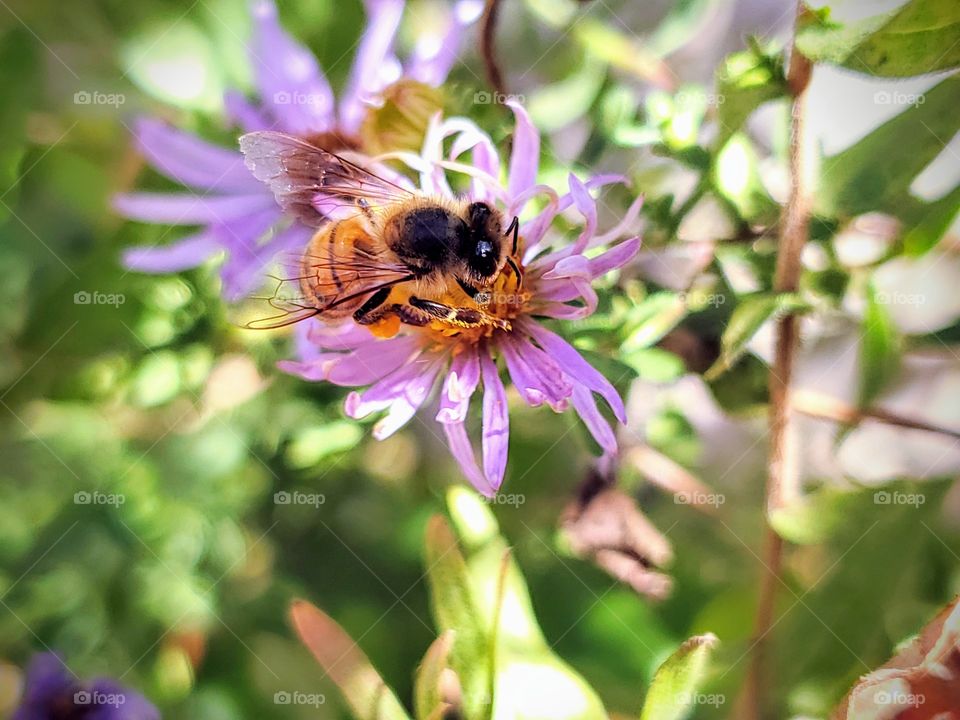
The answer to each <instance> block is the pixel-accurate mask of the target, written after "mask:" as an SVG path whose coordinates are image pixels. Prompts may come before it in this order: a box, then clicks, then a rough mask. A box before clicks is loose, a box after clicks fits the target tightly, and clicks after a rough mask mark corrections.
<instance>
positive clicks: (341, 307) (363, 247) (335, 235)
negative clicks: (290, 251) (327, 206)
mask: <svg viewBox="0 0 960 720" xmlns="http://www.w3.org/2000/svg"><path fill="white" fill-rule="evenodd" d="M376 252H377V246H376V243H375V241H374V240H373V238H372V237H371V236H370V235H369V234H368V233H367V232H366V230H365V229H364V228H363V226H362V225H361V224H360V223H359V222H357V221H356V220H354V219H349V220H340V221H337V222H334V223H330V224H329V225H326V226H324V227H323V228H321V229H320V230H318V231H317V233H316V234H315V235H314V236H313V238H311V240H310V242H309V244H308V245H307V250H306V252H305V253H304V256H303V264H302V274H301V280H300V287H301V290H302V291H303V295H304V299H305V301H306V303H307V304H309V305H311V306H312V307H315V308H317V309H319V310H320V311H321V313H322V315H323V316H324V317H325V318H328V319H340V318H345V317H348V316H349V315H350V314H352V313H353V312H354V311H355V310H356V309H357V308H359V307H360V306H361V305H363V302H364V300H365V297H366V296H365V295H364V294H360V295H359V296H358V297H355V298H350V299H349V300H346V299H345V298H347V297H349V296H351V295H353V294H356V293H357V292H358V291H359V290H360V289H361V287H360V285H361V281H362V278H361V277H360V274H359V273H358V271H357V267H358V265H360V264H362V263H363V260H364V259H365V258H370V257H372V256H373V255H375V254H376Z"/></svg>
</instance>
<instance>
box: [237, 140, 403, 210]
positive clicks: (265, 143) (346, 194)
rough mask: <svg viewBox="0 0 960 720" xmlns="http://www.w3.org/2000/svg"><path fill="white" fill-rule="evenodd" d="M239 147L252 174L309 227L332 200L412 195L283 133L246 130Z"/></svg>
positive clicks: (380, 201) (375, 200)
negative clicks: (250, 131)
mask: <svg viewBox="0 0 960 720" xmlns="http://www.w3.org/2000/svg"><path fill="white" fill-rule="evenodd" d="M240 151H241V152H242V153H243V155H244V161H245V162H246V165H247V167H248V168H250V171H251V172H252V173H253V175H254V177H256V178H257V179H258V180H260V181H262V182H264V183H266V185H267V187H269V188H270V189H271V190H272V191H273V194H274V196H276V198H277V202H278V203H279V204H280V206H281V207H282V208H283V209H284V210H285V211H287V212H289V213H291V214H292V215H294V216H295V217H296V218H297V219H299V220H300V221H301V222H303V223H306V224H307V225H309V226H311V227H317V226H319V225H321V224H322V223H323V222H324V220H325V219H326V216H325V214H324V212H323V211H322V210H321V208H323V207H326V208H331V207H334V206H335V205H336V202H338V201H340V202H341V203H342V204H351V205H355V204H357V203H359V202H360V201H364V202H365V203H366V204H368V205H372V206H377V205H386V204H388V203H391V202H397V201H401V200H407V199H409V198H410V197H412V196H413V193H412V192H411V191H410V190H407V189H406V188H404V187H402V186H400V185H398V184H396V183H394V182H391V181H390V180H386V179H384V178H382V177H380V176H379V175H376V174H374V173H373V172H371V171H370V170H367V169H365V168H363V167H361V166H359V165H357V164H356V163H354V162H351V161H349V160H347V159H346V158H344V157H341V156H340V155H337V154H335V153H332V152H328V151H326V150H323V149H322V148H318V147H316V146H315V145H311V144H310V143H308V142H306V141H305V140H301V139H300V138H298V137H294V136H293V135H287V134H286V133H281V132H275V131H271V130H264V131H261V132H252V133H247V134H246V135H243V136H242V137H241V138H240ZM331 201H332V203H331Z"/></svg>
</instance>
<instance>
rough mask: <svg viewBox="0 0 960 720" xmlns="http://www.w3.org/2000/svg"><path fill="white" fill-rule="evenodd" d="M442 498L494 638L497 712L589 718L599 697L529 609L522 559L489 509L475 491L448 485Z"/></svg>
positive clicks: (541, 719) (522, 719) (537, 718)
mask: <svg viewBox="0 0 960 720" xmlns="http://www.w3.org/2000/svg"><path fill="white" fill-rule="evenodd" d="M447 504H448V507H449V509H450V515H451V518H452V519H453V522H454V526H455V527H456V528H457V532H458V533H459V534H460V536H461V537H462V538H463V541H464V543H465V544H466V545H467V546H468V547H469V548H470V554H469V559H468V561H467V564H468V566H469V574H470V581H471V587H472V588H473V593H474V598H475V600H474V603H473V604H474V607H476V608H478V610H479V612H480V617H481V618H482V622H483V624H484V627H485V629H486V634H487V637H488V638H489V641H490V643H491V647H490V655H491V658H492V667H493V668H494V678H493V682H492V686H491V693H492V698H491V699H492V702H493V713H492V717H494V718H511V720H513V719H517V720H553V719H555V718H564V720H594V719H595V718H605V717H606V716H607V715H606V712H605V710H604V708H603V703H602V702H601V701H600V698H599V697H598V696H597V694H596V693H595V692H594V691H593V689H592V688H590V686H589V685H588V684H587V683H586V681H584V679H583V678H582V677H580V675H579V674H578V673H577V672H576V671H575V670H573V668H571V667H570V666H569V665H567V664H566V663H565V662H564V661H563V660H561V659H560V658H559V657H558V656H557V655H556V654H554V652H553V650H552V649H551V648H550V645H549V644H548V643H547V641H546V638H544V636H543V632H542V631H541V630H540V626H539V624H538V623H537V619H536V616H535V615H534V612H533V605H532V603H531V602H530V593H529V591H528V590H527V584H526V581H525V580H524V578H523V575H522V573H521V572H520V568H519V566H518V565H517V564H516V562H515V561H514V559H513V556H512V554H511V553H510V552H509V549H508V547H507V544H506V542H505V541H504V539H503V538H502V537H501V536H500V534H499V529H498V527H497V521H496V519H495V518H494V516H493V513H492V512H491V511H490V508H489V507H488V506H487V505H486V504H485V503H484V502H483V501H482V500H481V499H480V498H479V496H477V494H476V493H474V492H472V491H470V490H467V489H466V488H462V487H454V488H451V489H450V491H449V492H448V494H447Z"/></svg>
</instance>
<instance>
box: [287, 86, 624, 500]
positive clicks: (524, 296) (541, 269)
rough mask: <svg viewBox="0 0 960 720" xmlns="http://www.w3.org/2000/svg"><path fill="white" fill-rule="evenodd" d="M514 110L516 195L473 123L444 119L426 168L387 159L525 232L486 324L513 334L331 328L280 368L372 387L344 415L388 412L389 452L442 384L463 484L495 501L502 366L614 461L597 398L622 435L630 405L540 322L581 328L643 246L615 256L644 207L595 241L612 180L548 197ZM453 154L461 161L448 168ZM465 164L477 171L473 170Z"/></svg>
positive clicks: (415, 161)
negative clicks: (516, 267)
mask: <svg viewBox="0 0 960 720" xmlns="http://www.w3.org/2000/svg"><path fill="white" fill-rule="evenodd" d="M511 107H512V109H513V111H514V114H515V117H516V130H515V133H514V137H513V151H512V156H511V158H510V162H509V168H508V172H507V178H508V179H507V183H506V187H504V186H503V185H502V184H501V182H500V180H499V178H500V158H499V156H498V154H497V152H496V150H495V149H494V145H493V143H492V141H491V140H490V138H489V136H487V135H486V134H485V133H483V132H482V131H481V130H480V129H479V128H477V126H476V125H475V124H473V123H472V122H471V121H469V120H466V119H463V118H451V119H448V120H446V121H441V120H440V119H439V118H438V119H436V120H435V121H434V122H433V123H432V124H431V126H430V128H429V130H428V132H427V137H426V141H425V143H424V147H423V151H422V154H421V155H416V154H413V153H404V152H394V153H390V154H389V155H388V156H383V157H382V158H381V159H386V158H387V157H390V158H392V159H395V160H401V161H403V162H405V163H406V164H407V165H409V166H410V167H411V169H413V170H414V171H416V172H417V173H419V186H420V187H419V189H420V191H422V192H423V193H425V194H427V195H430V196H433V197H438V196H439V197H447V198H452V197H455V194H454V191H453V190H452V189H451V186H450V184H449V182H448V178H447V173H448V172H455V173H462V174H466V175H467V176H469V178H470V182H471V186H470V190H469V192H468V193H467V194H468V195H469V199H470V200H479V201H485V202H488V203H491V204H494V205H495V206H497V207H498V208H500V209H501V210H502V211H503V214H504V217H507V218H513V217H517V216H519V217H520V218H522V221H521V223H520V238H521V242H522V245H521V252H520V254H521V259H522V262H521V265H522V272H523V282H522V285H518V282H517V278H516V276H515V275H514V274H513V273H506V272H504V273H501V275H500V276H499V277H498V279H497V281H496V282H495V284H494V286H493V288H491V292H490V298H489V303H488V304H487V306H486V311H487V312H489V313H492V314H494V315H496V316H498V317H500V318H502V319H503V320H505V321H507V322H506V323H505V325H506V326H508V327H509V329H505V328H496V329H494V328H492V327H489V326H486V327H483V328H478V329H470V330H463V329H458V330H457V331H456V332H451V331H450V328H449V326H443V325H442V324H441V325H437V324H434V325H428V326H426V327H424V328H410V327H406V328H405V329H404V330H402V331H401V334H399V335H397V336H396V337H392V338H390V339H382V338H377V337H375V336H374V335H372V334H371V332H370V331H369V330H368V329H367V328H366V327H363V326H360V325H356V324H353V323H347V324H344V325H338V326H330V325H325V324H323V323H321V322H319V321H315V320H308V321H306V322H301V323H300V324H299V326H298V337H297V341H298V354H299V360H297V361H286V362H283V363H281V368H283V369H284V370H287V371H288V372H291V373H294V374H297V375H299V376H301V377H303V378H305V379H307V380H313V381H327V382H332V383H334V384H336V385H342V386H348V387H360V386H369V387H367V388H366V389H365V390H363V391H359V392H352V393H350V395H349V396H348V397H347V401H346V412H347V414H348V415H350V416H351V417H354V418H363V417H366V416H368V415H370V414H371V413H377V412H384V413H385V414H384V415H383V417H382V418H381V419H380V420H379V422H378V423H377V424H376V425H375V427H374V431H373V433H374V437H376V438H378V439H382V438H385V437H387V436H389V435H390V434H392V433H393V432H395V431H396V430H398V429H399V428H401V427H402V426H403V425H404V424H406V423H407V422H408V421H409V420H410V419H411V418H412V417H413V416H414V414H415V413H416V412H417V410H418V409H419V408H420V407H421V406H422V405H423V404H424V402H425V401H426V400H427V398H428V397H429V396H430V395H431V391H432V390H433V388H434V386H435V385H437V384H440V385H441V391H440V401H439V410H438V412H437V416H436V419H437V421H438V422H439V423H440V425H441V426H442V428H443V430H444V433H445V435H446V439H447V443H448V445H449V447H450V450H451V451H452V453H453V455H454V457H455V458H456V459H457V461H458V462H459V464H460V466H461V468H462V469H463V472H464V474H465V475H466V477H467V478H468V479H469V480H470V482H471V483H472V484H473V485H474V486H475V487H476V488H477V489H478V490H479V491H480V492H481V493H483V494H484V495H488V496H490V495H493V494H494V493H496V491H497V489H498V488H499V487H500V485H501V483H502V482H503V477H504V471H505V469H506V464H507V445H508V440H509V424H510V423H509V416H508V409H507V393H506V388H505V386H504V383H503V381H502V380H501V378H500V371H499V369H498V365H497V360H498V359H499V358H502V359H503V361H504V364H505V365H506V369H507V372H508V374H509V377H510V379H511V381H512V383H513V385H514V387H516V388H517V390H518V391H519V393H520V395H521V397H523V399H524V400H525V401H526V402H527V403H528V404H529V405H531V406H539V405H543V404H546V405H549V406H550V407H551V408H553V409H554V410H555V411H557V412H562V411H564V410H566V409H567V408H568V407H569V406H571V405H572V406H573V409H574V410H575V411H576V412H577V414H578V415H579V416H580V417H581V418H582V419H583V421H584V423H585V424H586V426H587V428H588V429H589V430H590V432H591V434H592V435H593V437H594V438H595V440H596V441H597V443H598V444H599V445H600V446H601V447H602V448H603V450H604V451H605V452H607V453H612V452H615V451H616V438H615V435H614V432H613V429H612V428H611V427H610V425H609V423H608V422H607V420H606V419H605V418H604V416H603V415H602V414H601V412H600V410H599V408H598V406H597V400H596V397H595V394H596V395H599V396H600V397H602V398H603V399H604V400H605V401H606V403H607V404H608V405H609V406H610V408H611V410H612V411H613V413H614V415H615V416H616V417H617V419H619V420H620V421H621V422H624V421H625V414H624V407H623V402H622V400H621V398H620V396H619V395H618V394H617V391H616V390H615V389H614V387H613V385H612V384H611V383H610V382H609V381H608V380H607V379H606V378H605V377H603V375H601V374H600V373H599V372H598V371H597V370H596V369H594V368H593V367H592V366H591V365H589V364H588V363H587V362H586V360H584V359H583V357H582V356H581V355H580V353H579V352H578V351H577V350H576V349H575V348H574V347H573V346H572V345H570V344H569V343H568V342H567V341H566V340H564V339H563V338H561V337H560V336H559V335H557V334H556V333H554V332H552V331H551V330H548V329H547V328H546V327H545V326H544V325H543V324H541V322H540V320H539V318H557V319H577V318H583V317H586V316H588V315H590V314H592V313H593V312H594V310H595V309H596V306H597V295H596V293H595V291H594V290H593V287H592V283H593V281H594V280H596V279H597V278H599V277H601V276H603V275H605V274H606V273H608V272H610V271H611V270H614V269H616V268H619V267H621V266H623V265H624V264H625V263H627V262H628V261H629V260H630V259H631V258H633V257H634V255H636V253H637V251H638V250H639V247H640V241H639V239H638V238H635V237H634V238H630V239H627V240H624V241H622V242H616V243H615V241H617V240H619V239H620V238H621V237H623V236H624V235H625V234H626V231H627V229H628V228H629V227H630V226H632V225H633V224H634V223H635V222H636V219H637V216H638V214H639V211H640V206H641V199H640V198H638V199H637V201H636V202H634V203H633V205H632V206H631V207H630V209H629V210H628V211H627V213H626V214H625V217H624V218H623V220H622V221H621V222H620V223H618V225H617V226H616V227H614V228H612V229H611V230H609V231H607V232H604V233H599V232H598V230H597V205H596V200H595V199H594V197H593V196H592V195H591V190H593V189H595V188H598V187H600V186H603V185H607V184H610V183H614V182H623V181H624V179H623V178H622V177H619V176H609V175H606V176H597V177H593V178H591V179H589V180H587V181H586V182H583V181H581V180H579V179H578V178H577V177H576V176H574V175H573V174H571V175H570V176H569V181H568V182H569V191H568V192H567V193H565V194H562V195H561V194H559V193H557V192H556V191H554V190H553V189H552V188H550V187H548V186H545V185H538V184H537V181H536V178H537V173H538V168H539V154H540V136H539V133H538V132H537V130H536V129H535V128H534V126H533V124H532V123H531V122H530V119H529V117H528V116H527V114H526V112H525V111H524V110H523V109H522V108H521V107H520V106H519V105H517V104H511ZM445 143H448V145H447V146H448V147H450V151H449V153H448V154H445V152H444V147H445ZM467 154H469V160H470V162H464V161H463V159H462V158H463V156H465V155H467ZM538 196H542V197H543V198H544V199H545V203H543V205H542V207H541V209H539V210H538V211H536V212H529V213H525V212H524V210H525V208H526V207H527V206H528V205H529V204H530V201H531V200H533V199H534V198H535V197H538ZM560 213H565V214H566V216H567V219H568V220H571V221H572V222H574V223H575V224H577V225H579V226H580V228H581V230H580V232H579V233H578V235H577V237H576V239H574V240H573V241H572V242H570V241H566V240H564V238H562V237H560V235H559V233H557V232H555V231H553V221H554V219H555V218H556V217H557V216H558V215H559V214H560ZM614 243H615V244H614ZM481 385H482V387H483V397H482V401H481V405H482V440H481V460H480V462H478V460H477V457H476V453H475V451H474V447H473V443H472V442H471V440H470V438H469V436H468V434H467V429H466V421H467V416H468V409H469V405H470V401H471V399H472V397H473V395H474V394H475V392H476V391H477V389H478V388H479V387H480V386H481Z"/></svg>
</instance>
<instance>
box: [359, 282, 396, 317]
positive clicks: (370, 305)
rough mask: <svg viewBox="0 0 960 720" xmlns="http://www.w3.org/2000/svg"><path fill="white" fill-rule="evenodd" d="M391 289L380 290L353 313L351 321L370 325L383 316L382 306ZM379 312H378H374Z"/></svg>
mask: <svg viewBox="0 0 960 720" xmlns="http://www.w3.org/2000/svg"><path fill="white" fill-rule="evenodd" d="M390 290H392V288H388V287H385V288H380V289H379V290H377V291H376V292H375V293H374V294H373V295H371V296H370V297H369V299H368V300H367V301H366V302H365V303H364V304H363V305H361V306H360V307H359V308H358V309H357V311H356V312H355V313H353V319H354V320H355V321H356V322H358V323H360V324H361V325H371V324H373V323H374V322H376V321H377V320H378V319H379V318H380V316H382V315H383V304H384V303H385V302H386V301H387V297H388V296H389V295H390ZM377 310H380V312H379V313H378V312H376V311H377Z"/></svg>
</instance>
